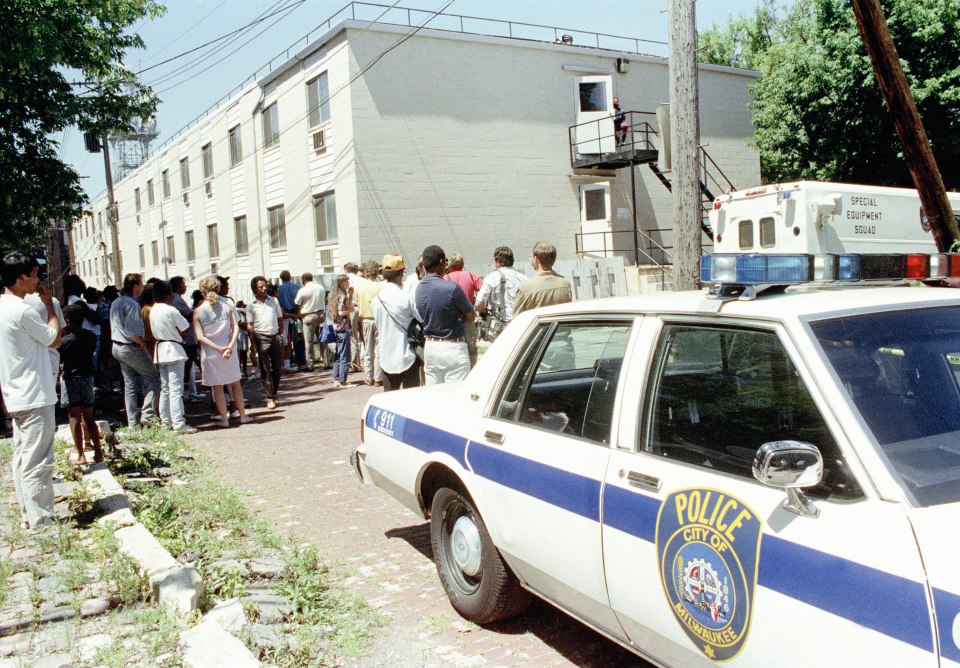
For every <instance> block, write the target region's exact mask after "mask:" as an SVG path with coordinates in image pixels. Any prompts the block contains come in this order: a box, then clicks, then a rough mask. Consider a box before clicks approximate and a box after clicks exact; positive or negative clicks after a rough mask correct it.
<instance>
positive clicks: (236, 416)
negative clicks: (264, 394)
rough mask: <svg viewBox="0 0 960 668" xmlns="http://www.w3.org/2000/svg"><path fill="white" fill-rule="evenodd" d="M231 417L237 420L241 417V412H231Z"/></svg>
mask: <svg viewBox="0 0 960 668" xmlns="http://www.w3.org/2000/svg"><path fill="white" fill-rule="evenodd" d="M230 417H232V418H233V419H234V420H236V419H237V418H238V417H240V411H230Z"/></svg>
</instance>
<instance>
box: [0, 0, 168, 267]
mask: <svg viewBox="0 0 960 668" xmlns="http://www.w3.org/2000/svg"><path fill="white" fill-rule="evenodd" d="M162 12H163V7H162V6H161V5H159V4H157V3H156V2H155V1H154V0H0V43H2V47H0V246H2V247H4V248H6V249H12V248H23V249H33V248H36V247H37V245H39V243H40V242H41V240H42V238H43V234H44V231H45V230H46V229H47V228H48V227H49V226H50V223H51V221H55V220H65V221H67V222H68V223H69V222H71V221H72V220H73V219H74V218H76V217H78V216H79V214H80V213H81V211H82V208H83V205H84V204H86V202H87V198H86V195H85V194H84V192H83V190H82V189H81V187H80V183H79V176H78V175H77V173H76V171H75V170H74V169H73V168H72V167H70V166H69V165H67V164H65V163H64V162H63V161H62V160H61V159H60V157H59V155H58V144H57V141H56V140H55V139H54V138H52V137H51V133H55V132H59V131H60V130H62V129H63V128H65V127H69V126H72V125H75V126H77V127H78V128H79V129H80V130H81V131H91V132H94V133H96V134H97V135H101V134H103V133H106V132H109V131H114V130H117V131H124V130H128V129H130V128H131V121H132V120H133V119H136V118H141V117H142V118H145V117H147V116H150V115H151V114H153V113H154V111H155V110H156V105H157V98H156V96H155V95H154V94H153V92H152V91H151V90H150V89H149V88H147V87H144V86H140V85H138V84H136V83H131V82H133V81H134V76H133V73H132V72H130V71H129V70H128V69H127V68H126V67H124V66H123V64H122V58H123V56H124V54H125V53H126V51H127V50H128V49H135V48H142V47H143V41H142V40H141V39H140V37H138V36H137V35H136V34H133V33H130V32H127V28H129V27H130V26H131V25H132V24H133V23H134V22H137V21H139V20H140V19H142V18H144V17H151V18H153V17H157V16H159V15H161V14H162Z"/></svg>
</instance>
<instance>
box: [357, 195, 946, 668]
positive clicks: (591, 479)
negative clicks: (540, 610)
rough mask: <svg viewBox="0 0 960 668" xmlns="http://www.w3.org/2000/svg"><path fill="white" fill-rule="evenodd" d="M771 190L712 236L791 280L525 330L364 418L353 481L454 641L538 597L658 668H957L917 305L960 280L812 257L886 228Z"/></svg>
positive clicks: (942, 463) (666, 296)
mask: <svg viewBox="0 0 960 668" xmlns="http://www.w3.org/2000/svg"><path fill="white" fill-rule="evenodd" d="M797 185H798V186H799V187H798V188H793V187H792V186H790V187H780V188H779V189H773V190H771V191H770V192H769V193H757V194H756V195H754V196H752V197H754V198H755V199H753V200H750V199H749V196H747V195H746V194H744V196H743V199H744V201H745V202H746V201H748V200H749V201H750V202H751V204H750V205H751V206H753V205H754V203H755V204H756V211H757V213H756V214H751V215H749V216H747V215H740V214H739V213H738V214H736V215H727V214H732V213H733V212H734V207H731V208H729V209H728V211H727V214H725V215H724V217H723V219H722V220H720V219H719V217H718V224H717V227H716V228H715V229H716V230H717V231H718V232H719V233H720V234H721V235H724V236H732V237H733V239H734V240H735V241H736V245H737V246H739V242H740V235H741V224H742V223H743V222H744V221H746V220H751V221H753V223H754V225H753V232H754V234H756V233H758V232H762V229H763V225H764V224H765V223H763V222H762V220H763V219H764V218H772V219H773V223H772V226H773V228H772V229H773V234H774V235H779V234H781V233H783V232H786V234H787V238H790V237H794V238H796V239H806V241H805V242H804V243H806V244H807V246H806V247H805V248H804V249H803V252H785V251H784V250H783V246H782V245H777V246H776V251H777V252H773V253H769V252H768V253H763V252H754V251H762V250H764V249H763V248H762V247H760V248H758V247H757V245H759V241H760V238H761V237H757V236H754V237H752V241H753V242H754V245H753V246H751V247H749V248H744V249H742V250H741V249H739V248H737V250H736V252H731V253H726V252H720V253H716V254H714V255H711V256H709V257H708V258H707V259H706V260H705V261H704V263H703V266H702V273H703V277H704V280H705V282H706V283H707V284H708V285H709V287H708V289H706V290H700V291H691V292H679V293H661V294H656V295H648V296H642V297H632V298H618V299H609V300H596V301H586V302H578V303H572V304H565V305H561V306H553V307H548V308H544V309H538V310H534V311H529V312H525V313H523V314H521V315H520V316H518V317H517V318H516V319H514V321H513V322H512V323H511V324H510V326H509V327H507V328H506V330H505V331H504V333H503V334H502V335H501V336H500V337H499V338H498V339H497V341H496V342H495V343H494V344H493V345H492V346H491V347H490V349H489V351H488V352H487V353H486V354H485V355H483V356H482V357H481V359H480V360H479V362H478V364H477V366H476V368H475V369H474V370H473V371H472V372H471V373H470V375H469V376H468V377H467V378H466V379H465V380H464V381H462V382H460V383H456V384H448V385H435V386H429V387H423V388H417V389H412V390H403V391H400V392H390V393H384V394H380V395H375V396H373V397H371V398H370V400H369V402H368V404H367V405H366V407H365V408H364V411H363V414H362V416H361V429H360V441H361V443H360V445H359V447H358V448H357V449H356V450H355V452H354V453H352V457H351V462H352V464H353V467H354V469H355V471H356V473H357V474H358V475H359V477H360V479H361V480H362V481H363V482H365V483H369V484H374V485H377V486H379V487H380V488H382V489H383V490H385V491H386V492H388V493H389V494H391V495H392V496H394V497H395V498H396V499H397V500H398V501H399V502H401V503H403V504H404V505H406V506H407V507H409V508H411V509H412V510H413V511H414V512H416V513H418V514H419V515H420V516H421V517H423V518H425V519H428V520H429V521H430V526H431V543H432V548H433V556H434V560H435V562H436V568H437V573H438V577H439V580H440V582H441V584H442V586H443V588H444V590H445V591H446V593H447V595H448V597H449V599H450V603H451V605H452V607H453V608H454V609H455V610H456V611H457V612H458V613H459V614H460V615H462V616H463V617H465V618H467V619H469V620H472V621H474V622H476V623H479V624H487V623H491V622H495V621H497V620H500V619H504V618H506V617H509V616H511V615H516V614H519V613H521V612H522V611H523V610H524V609H525V607H526V605H527V604H528V602H529V601H530V598H531V596H538V597H541V598H543V599H545V600H547V601H549V602H551V603H552V604H554V605H555V606H557V607H558V608H560V609H561V610H564V611H565V612H567V613H569V614H570V615H572V616H573V617H575V618H577V619H578V620H580V621H582V622H583V623H584V624H587V625H589V626H590V627H592V628H593V629H596V630H597V631H599V632H600V633H602V634H604V635H606V636H607V637H608V638H610V639H611V640H612V641H613V642H617V643H620V644H621V645H623V646H624V647H627V648H629V649H630V650H632V651H633V652H635V653H636V654H638V655H640V656H642V657H645V658H646V659H648V660H650V661H652V662H654V663H656V664H659V665H668V666H708V665H714V664H717V663H724V664H727V665H730V666H757V667H766V666H770V665H778V666H797V667H804V668H805V667H807V666H809V665H811V664H814V665H823V666H871V667H873V666H911V667H914V666H930V667H934V666H960V569H957V567H956V560H957V559H956V555H957V539H956V527H957V526H958V524H960V293H958V292H957V291H955V290H954V289H952V288H937V287H925V284H928V283H933V282H936V281H938V280H940V279H943V278H960V255H958V254H938V253H935V252H930V251H931V249H930V248H929V245H930V244H929V241H927V242H926V243H924V240H925V239H926V237H924V236H922V235H923V234H926V233H925V232H924V233H922V234H921V233H915V234H914V237H915V238H913V240H912V241H911V242H910V243H912V244H915V246H910V245H907V244H903V246H904V248H903V252H900V253H877V252H874V251H873V250H871V251H870V252H856V251H863V249H865V248H870V249H873V245H872V244H870V243H865V244H862V245H860V246H855V247H854V248H855V249H856V250H855V251H851V249H850V248H847V247H843V248H838V246H837V245H836V243H834V242H835V241H836V240H844V239H847V238H850V237H849V235H851V234H852V235H856V234H857V232H856V231H855V230H853V231H849V230H847V229H846V228H843V229H840V230H836V229H833V230H832V231H830V230H826V231H823V232H822V234H820V233H818V236H817V237H816V239H814V238H811V237H810V236H808V235H805V234H804V233H803V232H804V228H803V226H804V225H807V223H806V222H804V221H812V222H813V223H814V224H819V223H817V222H816V221H817V219H818V218H820V217H821V216H827V217H828V218H829V220H827V221H825V222H824V223H823V227H824V228H828V227H832V226H833V225H835V224H836V221H838V220H840V221H845V220H851V221H852V220H854V219H853V218H850V219H847V218H845V215H846V212H847V211H852V210H856V211H862V210H868V208H869V210H873V209H872V207H874V204H872V203H871V202H872V201H873V200H875V201H876V208H877V210H878V211H881V212H885V211H887V210H892V209H883V208H882V206H881V201H885V200H881V199H880V197H879V195H877V196H876V197H874V196H873V195H871V194H870V193H871V190H870V189H862V190H861V191H860V194H857V195H853V194H851V193H843V192H842V191H840V190H839V189H836V188H824V190H823V191H818V192H817V193H815V194H814V193H813V192H812V190H813V189H812V188H806V187H805V185H804V184H797ZM834 185H835V184H834ZM788 194H789V196H787V195H788ZM833 194H837V195H838V199H835V198H830V199H831V201H833V202H834V204H829V202H827V201H826V200H827V199H828V196H830V195H833ZM794 197H797V199H796V200H794V204H785V202H788V201H790V200H793V198H794ZM854 197H856V198H862V200H861V199H854ZM730 201H732V200H730ZM730 201H727V202H726V203H730ZM724 203H725V202H721V203H720V204H721V206H720V208H718V209H717V210H718V211H722V210H723V208H724V206H723V205H724ZM761 203H762V206H761ZM814 205H815V206H816V207H817V212H816V215H815V216H808V215H805V216H803V217H802V220H800V218H801V217H800V216H799V214H798V212H799V210H800V209H803V210H809V209H810V207H811V206H814ZM742 206H747V204H746V203H744V204H743V205H742ZM883 206H886V204H884V205H883ZM851 207H859V208H857V209H852V208H851ZM828 209H829V210H828ZM902 210H903V211H904V212H907V211H908V210H912V212H913V215H914V217H916V215H917V214H918V212H917V210H916V207H912V209H911V206H908V205H906V204H904V205H903V207H902ZM738 211H739V210H738ZM761 213H762V214H763V215H760V214H761ZM903 215H906V213H904V214H903ZM860 220H861V222H858V223H851V225H859V224H867V223H866V222H864V221H863V218H862V216H861V218H860ZM892 222H893V221H890V220H886V217H885V216H881V217H880V218H879V219H876V220H873V221H871V223H873V224H876V225H877V226H880V225H886V224H887V223H891V224H892ZM766 224H768V223H766ZM841 225H846V223H841ZM794 226H800V227H801V233H800V234H797V235H794V234H793V232H792V230H793V227H794ZM744 227H745V226H744ZM884 229H886V228H884ZM746 238H747V235H746V234H745V233H744V234H743V239H744V241H746ZM853 238H854V239H857V238H859V237H856V236H854V237H853ZM899 238H900V240H901V241H903V240H908V239H910V236H909V234H908V233H904V234H903V235H902V236H901V237H899ZM767 241H769V237H767ZM723 243H724V240H720V241H718V247H719V248H721V249H725V248H726V247H725V246H722V244H723ZM815 243H816V244H819V245H818V246H816V247H814V246H813V244H815ZM844 243H846V242H844ZM897 243H900V241H898V242H897ZM921 246H923V247H924V248H926V252H915V251H916V250H917V249H918V248H919V247H921ZM887 249H889V246H888V247H887ZM812 250H815V251H816V252H814V253H811V252H808V251H812ZM838 250H842V251H843V252H830V251H838ZM907 250H909V252H906V251H907Z"/></svg>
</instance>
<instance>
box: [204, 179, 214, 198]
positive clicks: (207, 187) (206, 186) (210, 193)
mask: <svg viewBox="0 0 960 668" xmlns="http://www.w3.org/2000/svg"><path fill="white" fill-rule="evenodd" d="M203 190H204V192H205V193H207V198H208V199H209V198H210V197H213V181H207V182H206V183H204V184H203Z"/></svg>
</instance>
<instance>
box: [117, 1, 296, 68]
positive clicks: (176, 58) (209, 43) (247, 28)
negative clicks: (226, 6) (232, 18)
mask: <svg viewBox="0 0 960 668" xmlns="http://www.w3.org/2000/svg"><path fill="white" fill-rule="evenodd" d="M224 2H226V0H224ZM303 2H305V0H297V4H301V3H303ZM221 4H223V3H221ZM276 4H280V3H279V2H278V3H276ZM275 6H276V5H275ZM287 9H288V7H281V8H280V9H278V10H276V11H275V12H272V13H270V14H267V15H266V16H263V15H261V16H260V17H257V18H256V19H254V20H253V21H251V22H250V23H248V24H246V25H245V26H241V27H240V28H237V29H236V30H231V31H230V32H228V33H226V34H224V35H221V36H220V37H217V38H216V39H212V40H210V41H209V42H206V43H204V44H201V45H199V46H195V47H193V48H192V49H189V50H187V51H184V52H183V53H179V54H177V55H176V56H173V57H171V58H167V59H166V60H164V61H161V62H159V63H157V64H156V65H151V66H150V67H145V68H143V69H142V70H140V71H138V72H134V74H136V75H137V76H139V75H141V74H143V73H144V72H149V71H150V70H152V69H155V68H157V67H161V66H162V65H166V64H167V63H172V62H173V61H175V60H179V59H180V58H183V57H184V56H188V55H190V54H191V53H194V52H195V51H199V50H200V49H203V48H206V47H208V46H210V45H212V44H216V43H217V42H222V41H223V40H225V39H228V38H230V37H233V36H234V35H236V34H237V33H241V32H244V31H245V30H249V29H250V28H252V27H253V26H255V25H257V24H258V23H262V22H263V21H266V20H267V19H268V18H270V17H271V16H275V15H277V14H279V13H280V12H283V11H286V10H287ZM268 11H269V10H268ZM175 74H176V73H173V74H169V73H168V74H164V75H161V78H164V77H169V76H173V75H175Z"/></svg>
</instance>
